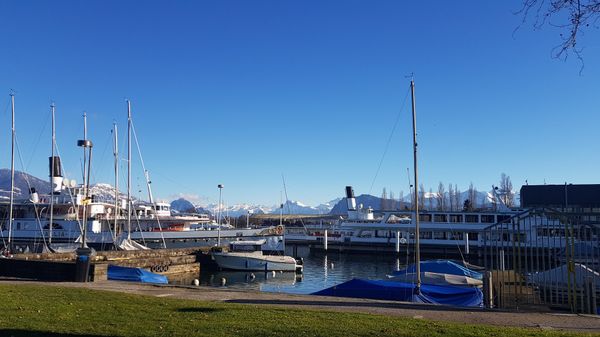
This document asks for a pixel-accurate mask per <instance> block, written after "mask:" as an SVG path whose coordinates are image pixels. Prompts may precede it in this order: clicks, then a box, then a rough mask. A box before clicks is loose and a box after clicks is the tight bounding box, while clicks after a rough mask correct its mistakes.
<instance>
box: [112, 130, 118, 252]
mask: <svg viewBox="0 0 600 337" xmlns="http://www.w3.org/2000/svg"><path fill="white" fill-rule="evenodd" d="M113 143H114V144H113V155H114V157H115V224H114V229H115V234H114V238H113V242H114V241H116V239H117V227H118V224H117V220H118V218H119V136H118V131H117V123H116V122H113Z"/></svg>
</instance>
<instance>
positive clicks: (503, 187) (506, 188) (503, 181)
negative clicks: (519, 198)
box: [498, 173, 514, 207]
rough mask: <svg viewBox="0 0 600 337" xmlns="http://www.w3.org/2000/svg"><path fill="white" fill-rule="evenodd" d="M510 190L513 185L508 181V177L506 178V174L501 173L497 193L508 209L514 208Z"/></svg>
mask: <svg viewBox="0 0 600 337" xmlns="http://www.w3.org/2000/svg"><path fill="white" fill-rule="evenodd" d="M512 189H513V185H512V182H511V181H510V177H509V176H507V175H506V173H502V174H501V175H500V191H498V192H499V194H500V199H501V200H502V202H503V203H504V204H505V205H506V206H508V207H513V206H514V194H513V192H512Z"/></svg>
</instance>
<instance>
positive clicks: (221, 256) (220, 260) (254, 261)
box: [212, 252, 302, 272]
mask: <svg viewBox="0 0 600 337" xmlns="http://www.w3.org/2000/svg"><path fill="white" fill-rule="evenodd" d="M212 256H213V259H214V260H215V262H216V263H217V265H219V267H220V268H222V269H230V270H247V271H273V270H274V271H294V272H295V271H296V270H297V269H298V268H302V266H299V265H298V264H297V263H296V260H295V259H294V258H292V257H290V256H276V255H262V254H255V253H237V252H234V253H226V252H223V253H222V252H215V253H213V254H212Z"/></svg>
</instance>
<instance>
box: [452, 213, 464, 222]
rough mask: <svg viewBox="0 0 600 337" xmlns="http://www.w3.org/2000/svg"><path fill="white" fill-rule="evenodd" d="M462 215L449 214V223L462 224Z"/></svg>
mask: <svg viewBox="0 0 600 337" xmlns="http://www.w3.org/2000/svg"><path fill="white" fill-rule="evenodd" d="M462 218H463V216H462V214H450V222H463V220H462Z"/></svg>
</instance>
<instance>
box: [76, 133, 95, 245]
mask: <svg viewBox="0 0 600 337" xmlns="http://www.w3.org/2000/svg"><path fill="white" fill-rule="evenodd" d="M77 146H79V147H83V149H84V151H85V149H86V148H87V149H88V160H87V174H86V175H85V176H84V181H83V184H84V187H83V188H84V192H83V219H82V220H83V233H82V236H83V237H82V240H81V248H87V242H86V236H87V215H86V209H87V205H88V204H89V203H90V201H89V200H88V198H89V190H90V174H91V168H92V147H93V146H94V144H92V141H91V140H88V139H82V140H78V141H77ZM83 169H84V172H85V167H84V168H83Z"/></svg>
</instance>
